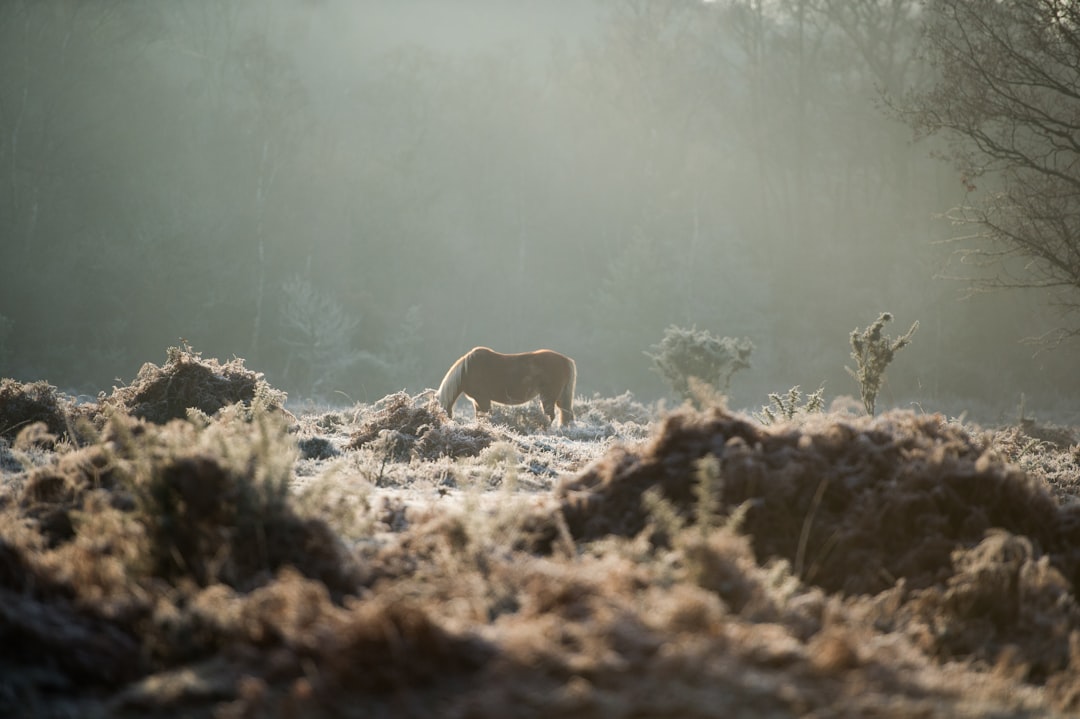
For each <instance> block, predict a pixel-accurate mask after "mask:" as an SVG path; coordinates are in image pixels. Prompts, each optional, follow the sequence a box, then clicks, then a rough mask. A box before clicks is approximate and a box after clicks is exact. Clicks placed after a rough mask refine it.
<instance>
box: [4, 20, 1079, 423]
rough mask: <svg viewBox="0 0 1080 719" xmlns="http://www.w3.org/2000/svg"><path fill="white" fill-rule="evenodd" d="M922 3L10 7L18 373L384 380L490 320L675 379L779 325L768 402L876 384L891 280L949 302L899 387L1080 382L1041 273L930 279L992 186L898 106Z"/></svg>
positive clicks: (966, 395) (377, 391) (989, 393)
mask: <svg viewBox="0 0 1080 719" xmlns="http://www.w3.org/2000/svg"><path fill="white" fill-rule="evenodd" d="M916 4H917V3H915V2H914V0H912V1H911V2H904V3H880V4H878V3H867V4H865V7H866V8H867V13H866V14H865V15H856V14H851V13H849V12H848V11H847V10H846V9H845V8H846V7H847V6H846V5H845V4H844V3H823V4H820V5H818V4H814V6H813V7H812V8H809V7H807V8H804V10H803V13H802V14H801V15H794V14H786V13H788V10H789V9H788V8H787V5H788V3H779V4H778V6H779V8H780V10H778V11H776V12H773V11H772V10H769V11H766V10H764V9H762V8H761V5H762V4H761V3H701V4H696V3H670V2H659V1H656V2H645V3H641V2H634V3H629V2H616V3H605V4H604V5H603V6H602V7H601V9H598V10H597V13H596V16H595V17H596V18H598V20H597V21H596V25H595V27H592V26H589V27H588V28H583V27H582V26H581V24H580V23H581V22H582V19H581V18H582V13H581V12H580V9H579V10H566V11H560V10H558V9H557V4H556V5H553V6H552V8H549V9H548V10H546V12H548V13H559V12H565V13H566V18H565V19H566V22H565V24H563V25H560V23H559V22H558V19H559V18H558V16H557V15H556V16H555V18H554V20H553V19H552V18H551V17H548V18H547V20H548V22H546V23H544V25H543V27H545V28H548V29H550V32H551V34H552V37H551V38H550V42H543V43H531V44H527V45H526V44H522V43H516V42H514V41H513V36H512V35H507V36H506V41H505V42H498V41H490V40H485V41H484V42H483V43H480V42H478V43H477V44H475V45H473V46H467V47H465V48H464V49H448V48H447V47H445V46H443V47H435V46H431V45H424V44H423V43H422V42H420V40H418V39H419V38H423V37H425V36H429V35H430V32H429V30H428V29H427V28H417V29H416V32H415V35H413V34H412V32H413V31H412V29H410V28H409V27H405V26H401V27H399V28H398V30H397V31H396V32H398V33H400V38H398V37H396V36H392V37H388V36H385V35H383V36H381V37H378V38H375V37H374V32H373V30H372V27H373V25H374V23H373V19H374V17H375V16H374V15H373V13H376V12H380V11H378V10H376V9H374V8H375V7H376V6H377V4H356V3H349V2H344V0H328V1H327V2H321V3H295V2H286V1H285V0H274V1H272V2H264V1H262V0H260V1H258V2H256V1H255V0H244V1H242V2H233V3H224V4H222V3H217V2H209V1H207V2H188V3H182V4H180V3H176V4H174V3H167V4H165V3H155V4H137V5H129V4H113V3H90V4H87V3H82V2H78V1H77V0H68V1H57V2H50V3H5V4H2V5H0V66H2V67H4V68H5V72H4V73H2V74H0V234H2V239H0V375H4V376H11V377H15V378H18V379H21V380H36V379H45V380H48V381H50V382H52V383H53V384H55V385H58V386H63V387H66V388H74V389H79V390H84V391H97V390H102V389H106V390H107V389H108V387H109V386H110V385H111V384H113V383H115V381H116V378H117V377H119V378H120V379H123V380H127V379H130V378H131V377H133V376H134V375H135V373H136V372H137V370H138V368H139V366H140V365H141V364H142V363H143V362H146V361H161V359H162V356H163V352H164V348H165V347H167V346H170V345H175V344H177V343H178V342H179V341H180V339H181V338H183V340H184V341H187V342H190V343H191V344H192V345H193V346H194V347H196V348H197V349H199V350H203V351H206V352H207V353H208V354H210V355H215V356H220V357H230V356H234V355H235V356H240V357H244V358H245V359H246V360H247V364H248V366H250V367H252V368H256V369H258V370H260V371H263V372H265V373H266V375H267V376H268V378H269V379H270V380H271V382H272V383H273V384H274V385H275V386H278V387H281V388H283V389H286V390H288V391H290V393H291V394H292V395H293V396H294V397H304V396H321V397H324V398H332V397H334V396H338V395H336V393H338V392H340V393H345V396H347V397H348V398H349V399H352V400H356V401H361V400H369V401H370V400H373V399H377V398H379V397H381V396H383V395H384V394H387V393H388V392H391V391H394V390H399V389H402V388H405V387H408V388H410V389H413V390H417V389H420V388H423V387H425V386H434V385H436V384H437V383H438V380H439V378H440V377H441V376H442V373H443V372H444V371H445V370H446V368H447V367H448V366H449V364H450V363H451V362H452V361H453V360H454V359H455V358H457V357H458V356H460V355H461V354H462V353H463V352H464V351H465V350H467V349H468V348H470V347H472V346H474V345H477V344H483V345H488V346H491V347H494V348H496V349H500V350H502V351H521V350H527V349H534V348H537V347H550V348H553V349H557V350H560V351H563V352H566V353H567V354H570V355H571V356H573V357H575V359H576V360H577V361H578V369H579V392H584V393H592V392H600V393H603V394H618V393H621V392H623V391H625V390H627V389H629V390H632V391H634V392H635V393H636V394H638V395H640V396H643V397H646V398H651V397H658V396H661V395H662V394H664V392H665V391H666V389H665V386H664V385H663V383H662V382H661V380H660V378H658V377H657V376H656V375H655V374H654V373H651V372H650V371H649V360H648V358H647V357H646V356H645V355H644V351H645V350H647V349H648V348H649V347H650V346H651V345H653V344H654V343H656V342H658V341H659V340H660V338H661V336H662V334H663V331H664V328H665V327H667V326H669V325H671V324H677V325H681V326H697V327H701V328H708V329H709V330H711V331H713V332H715V333H717V334H718V335H723V336H732V337H735V336H738V337H747V338H749V339H750V340H752V341H753V342H754V344H755V347H756V348H757V349H756V350H755V354H754V361H753V366H752V368H751V369H750V370H748V371H746V372H743V373H740V375H739V377H738V380H737V381H736V382H734V383H733V386H732V388H731V391H732V393H733V395H734V399H735V402H736V404H739V403H743V404H744V405H755V406H756V405H760V404H761V403H762V402H764V401H765V397H766V393H767V392H770V391H777V390H783V389H786V388H787V387H790V386H792V385H794V384H802V385H803V386H805V387H817V386H819V384H820V383H821V382H823V381H824V382H825V383H826V388H827V393H828V394H830V395H833V394H842V393H847V394H854V393H855V392H856V391H857V388H856V387H855V386H854V385H853V384H852V383H851V380H850V379H849V378H848V377H847V376H846V375H845V373H844V365H845V363H846V362H847V361H848V352H849V348H848V346H847V336H848V333H849V332H850V331H851V328H852V327H855V326H857V325H860V324H863V323H865V322H866V321H867V320H868V318H871V317H873V316H875V315H876V314H877V313H878V312H879V311H882V310H884V309H889V310H891V311H893V312H895V314H896V315H897V317H898V318H900V320H901V321H902V322H908V323H910V322H911V321H914V320H919V321H921V323H922V324H921V329H920V332H919V337H918V340H917V341H916V342H914V343H913V345H912V347H911V349H910V350H908V351H907V352H906V356H905V362H904V363H902V364H903V365H904V366H903V367H900V366H898V367H897V368H896V370H895V371H894V372H891V373H890V381H891V382H892V385H891V386H890V387H888V388H886V390H884V391H883V395H882V402H883V403H885V402H888V403H901V402H907V401H914V400H919V401H923V402H928V403H930V404H931V405H932V404H933V403H934V402H935V401H937V402H944V401H952V400H955V399H958V398H959V399H971V400H978V401H985V402H987V403H990V404H992V405H993V406H1001V405H1010V404H1012V405H1015V404H1016V402H1018V401H1019V396H1020V393H1021V392H1025V393H1027V396H1028V397H1029V398H1030V397H1046V398H1051V397H1055V396H1059V395H1060V394H1061V393H1062V389H1063V388H1064V389H1066V390H1068V391H1075V390H1076V388H1077V387H1076V384H1077V382H1078V381H1080V377H1078V375H1077V373H1076V372H1075V362H1069V361H1067V358H1064V357H1061V356H1058V355H1053V354H1048V355H1047V354H1044V355H1040V356H1039V357H1038V358H1036V359H1032V350H1031V349H1030V348H1028V347H1023V346H1021V345H1020V344H1019V343H1018V341H1019V340H1020V339H1021V338H1022V337H1024V336H1027V335H1031V334H1037V333H1038V332H1039V331H1040V330H1041V329H1044V328H1046V327H1048V326H1049V325H1048V322H1049V319H1048V318H1047V317H1046V316H1044V315H1045V314H1046V313H1044V312H1043V311H1042V310H1041V309H1040V307H1041V305H1040V304H1038V302H1037V300H1038V298H1037V297H1028V296H1022V295H1010V296H1008V297H989V298H977V299H975V300H972V301H970V302H966V303H960V302H957V301H956V299H957V294H958V289H959V287H958V286H957V285H955V284H952V283H949V282H946V281H942V280H940V279H935V275H936V274H937V271H938V270H939V269H940V267H941V265H942V262H943V260H944V258H945V256H946V254H947V253H948V251H949V248H948V247H941V246H939V245H938V244H936V241H938V240H941V239H944V238H947V237H948V236H949V235H950V232H951V228H950V227H949V226H948V224H947V223H945V222H943V221H942V220H941V219H939V217H938V215H939V214H940V213H941V212H943V211H945V210H946V209H948V208H949V207H950V206H952V205H953V204H955V203H956V202H957V201H958V200H959V198H961V197H962V193H963V192H964V186H963V184H962V183H961V181H960V178H959V177H958V176H957V175H956V173H955V171H953V170H952V169H951V168H950V167H948V166H947V165H945V164H943V163H940V162H938V161H936V160H934V159H932V158H931V157H930V152H931V150H932V147H931V146H930V145H929V143H914V144H913V143H912V142H911V132H910V130H909V129H907V128H906V127H904V126H903V125H901V124H900V123H898V122H897V121H896V120H895V119H893V118H891V117H889V116H888V115H887V114H885V113H883V112H882V111H881V107H880V105H881V98H882V92H887V93H892V94H894V95H899V94H902V93H903V91H904V90H905V89H907V88H911V87H916V86H918V85H920V83H924V82H925V81H926V80H927V78H928V77H929V73H930V72H931V70H930V69H928V68H927V67H925V66H924V65H922V64H921V63H920V61H919V59H918V56H917V49H918V39H919V31H920V28H919V24H918V14H917V13H915V12H913V11H912V9H913V8H914V6H915V5H916ZM898 6H899V7H898ZM459 7H460V12H461V13H462V14H463V16H468V15H469V13H474V12H476V13H478V14H477V19H478V20H479V19H480V18H481V15H480V14H479V11H478V10H475V9H473V8H471V7H470V6H469V5H468V4H467V3H462V4H460V5H459ZM770 7H771V5H770ZM793 7H794V5H793ZM799 7H802V4H799ZM523 8H524V6H523ZM521 12H531V11H529V10H526V9H522V11H521ZM535 12H540V11H539V10H536V11H535ZM892 13H896V14H895V15H892ZM468 19H469V18H468V17H463V20H462V25H463V26H467V25H468V24H469V23H468ZM796 20H798V21H796ZM380 27H381V26H380ZM560 27H564V28H565V31H564V32H560V31H559V28H560ZM424 33H426V34H427V35H425V34H424ZM560 36H561V39H560ZM418 43H420V44H418ZM463 44H464V43H463ZM536 47H546V48H549V49H548V50H544V51H542V52H541V53H540V55H539V56H538V55H537V51H536V49H535V48H536ZM929 408H930V407H928V409H929Z"/></svg>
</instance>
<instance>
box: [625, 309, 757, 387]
mask: <svg viewBox="0 0 1080 719" xmlns="http://www.w3.org/2000/svg"><path fill="white" fill-rule="evenodd" d="M652 349H653V350H654V352H651V353H650V352H646V353H645V354H646V356H648V357H649V359H651V360H652V362H653V366H652V370H653V371H654V372H656V373H657V374H659V375H660V376H661V377H663V378H664V380H666V381H667V382H668V384H669V385H671V388H672V389H673V390H674V391H675V392H676V393H677V394H678V395H679V396H680V397H682V398H683V399H684V400H692V399H695V395H696V394H697V393H698V390H697V389H696V388H695V382H694V380H697V381H698V382H703V383H705V385H707V386H708V387H710V388H712V390H713V391H715V392H720V393H723V392H726V391H727V390H728V388H729V387H730V385H731V376H732V375H733V374H735V373H736V372H737V371H739V370H741V369H748V368H749V367H750V353H751V352H752V351H753V349H754V344H753V343H752V342H751V341H750V340H749V339H746V338H745V337H744V338H742V339H735V338H732V337H717V336H715V335H713V334H712V333H711V332H708V331H707V330H699V329H697V328H696V327H690V328H686V327H678V326H676V325H670V326H669V327H668V328H667V329H666V330H664V337H663V339H662V340H660V343H659V344H656V345H653V347H652Z"/></svg>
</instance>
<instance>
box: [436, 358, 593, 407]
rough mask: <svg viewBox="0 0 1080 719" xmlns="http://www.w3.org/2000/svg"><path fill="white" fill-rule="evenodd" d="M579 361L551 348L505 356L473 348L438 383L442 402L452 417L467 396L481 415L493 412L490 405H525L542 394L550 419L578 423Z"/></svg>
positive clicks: (541, 400)
mask: <svg viewBox="0 0 1080 719" xmlns="http://www.w3.org/2000/svg"><path fill="white" fill-rule="evenodd" d="M576 382H577V367H576V365H575V364H574V360H572V359H570V358H569V357H567V356H566V355H561V354H559V353H558V352H552V351H551V350H536V351H535V352H522V353H520V354H508V355H507V354H501V353H499V352H495V351H494V350H490V349H488V348H487V347H474V348H472V349H471V350H469V352H468V353H467V354H466V355H465V356H464V357H462V358H461V359H459V360H458V361H457V362H455V363H454V365H453V366H452V367H451V368H450V369H449V371H447V373H446V376H445V377H443V381H442V384H440V385H439V404H441V405H442V407H443V409H444V410H446V414H447V416H448V417H451V418H453V416H454V402H456V401H457V398H458V397H459V396H460V395H462V394H464V395H465V396H466V397H468V398H469V399H470V400H471V401H472V403H473V407H475V408H476V412H477V414H480V413H486V412H490V411H491V403H492V402H498V403H499V404H524V403H525V402H528V401H529V400H531V399H532V398H533V397H535V396H537V395H540V403H541V404H542V405H543V406H544V414H546V415H547V417H548V421H549V422H551V421H553V420H554V419H555V408H556V407H558V408H559V425H560V426H566V425H568V424H570V423H571V422H573V421H574V409H573V404H574V384H575V383H576Z"/></svg>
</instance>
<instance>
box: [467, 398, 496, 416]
mask: <svg viewBox="0 0 1080 719" xmlns="http://www.w3.org/2000/svg"><path fill="white" fill-rule="evenodd" d="M469 399H471V400H472V405H473V410H474V411H475V412H476V415H477V416H478V417H479V416H480V415H482V414H487V413H489V412H490V411H491V400H490V399H489V398H487V397H469Z"/></svg>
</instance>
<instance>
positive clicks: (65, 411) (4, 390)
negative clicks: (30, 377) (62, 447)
mask: <svg viewBox="0 0 1080 719" xmlns="http://www.w3.org/2000/svg"><path fill="white" fill-rule="evenodd" d="M71 410H72V402H71V400H69V399H64V398H63V397H62V396H61V394H60V393H59V392H58V391H57V389H56V387H53V386H52V385H51V384H49V383H48V382H27V383H25V384H24V383H22V382H16V381H15V380H13V379H0V437H6V438H8V439H14V438H15V437H16V436H17V435H18V434H19V432H20V431H22V430H23V429H24V428H26V427H27V426H29V425H31V424H33V423H35V422H44V423H45V426H46V428H47V429H48V431H49V432H50V433H52V434H54V435H62V434H64V433H66V432H67V430H68V425H69V420H70V417H71Z"/></svg>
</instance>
